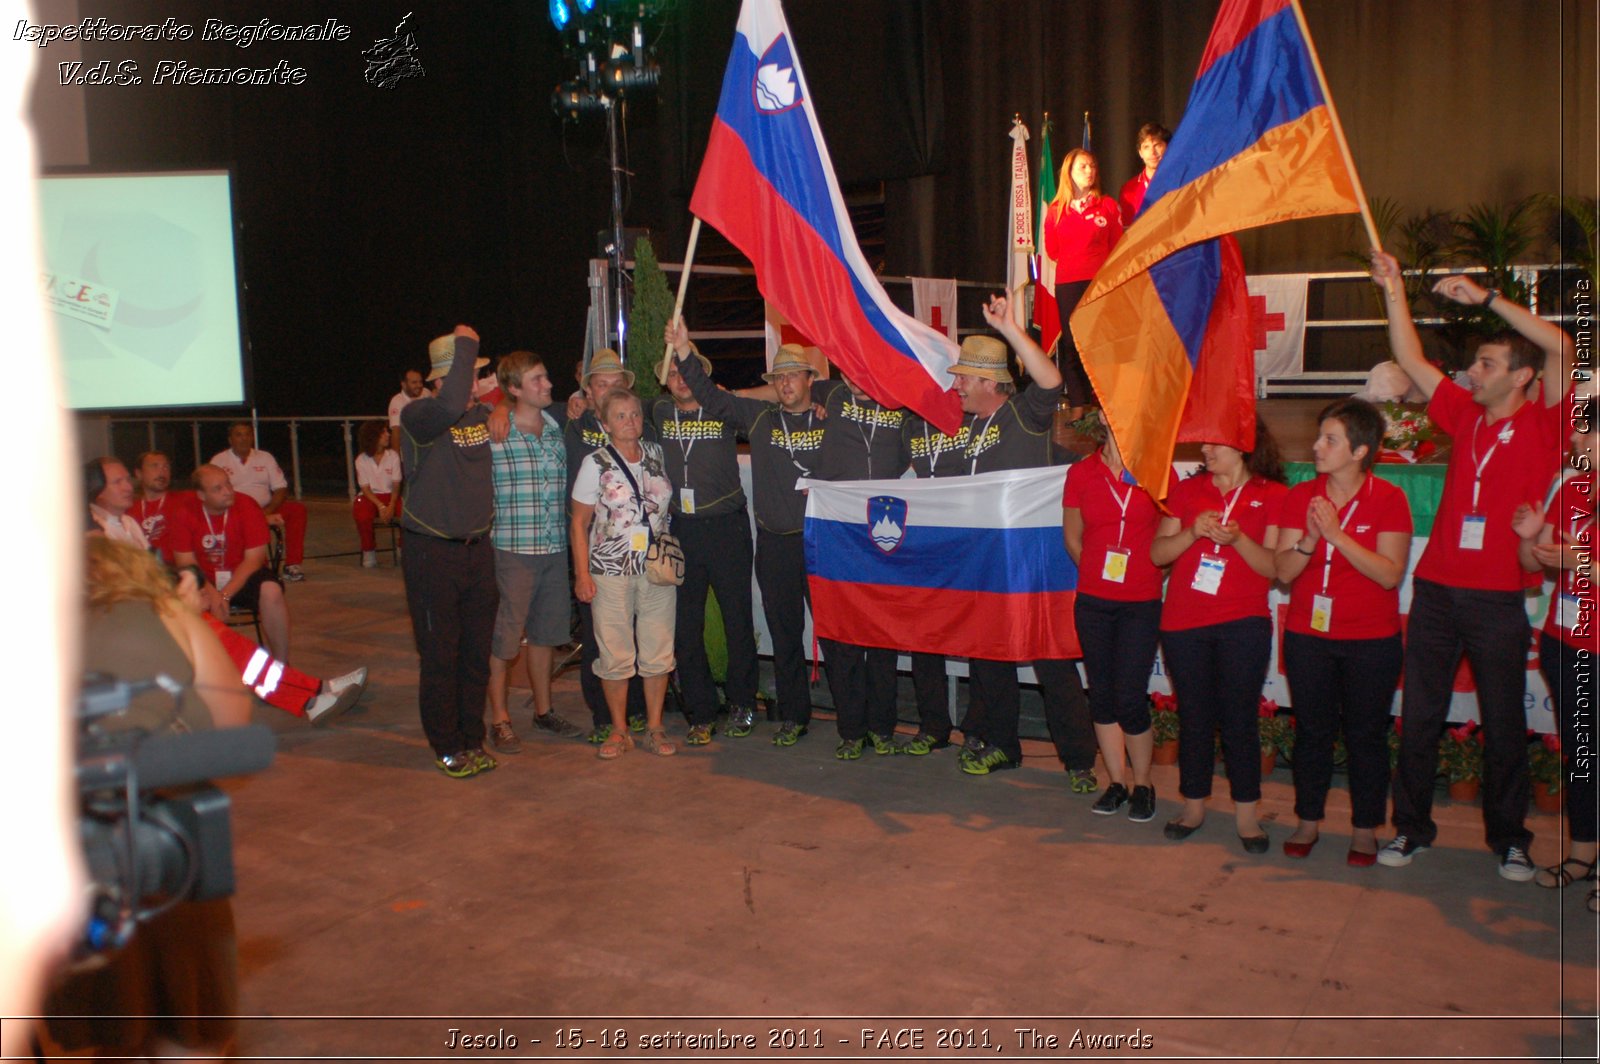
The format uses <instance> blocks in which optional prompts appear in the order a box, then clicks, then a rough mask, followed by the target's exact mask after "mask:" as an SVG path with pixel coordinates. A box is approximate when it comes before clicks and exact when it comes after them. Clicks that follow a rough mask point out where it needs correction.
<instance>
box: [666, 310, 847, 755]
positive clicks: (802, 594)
mask: <svg viewBox="0 0 1600 1064" xmlns="http://www.w3.org/2000/svg"><path fill="white" fill-rule="evenodd" d="M667 342H668V343H670V344H671V345H672V348H673V350H674V351H675V352H676V355H677V359H678V372H679V373H681V374H682V375H683V379H684V382H685V383H687V384H688V386H689V390H690V392H691V393H693V395H694V398H695V401H696V402H698V403H699V404H700V405H701V407H703V408H704V409H705V412H706V413H707V414H709V415H710V416H712V417H714V418H722V419H725V420H727V421H730V422H732V423H734V424H735V425H737V426H739V427H740V428H742V429H743V430H744V433H745V435H746V437H748V438H749V440H750V472H751V478H752V480H753V482H754V487H755V497H756V498H755V510H756V581H757V583H758V584H759V585H760V587H761V606H762V611H763V612H764V613H765V615H766V619H767V632H768V633H769V634H770V635H771V636H772V665H773V680H774V685H775V686H776V687H777V695H778V716H779V719H780V721H781V723H780V724H779V727H778V732H777V734H776V735H774V736H773V739H772V742H773V745H774V746H793V745H794V744H795V743H797V742H799V740H800V738H801V737H802V736H804V735H805V734H806V731H807V729H808V728H809V726H810V723H811V694H810V691H809V689H808V684H807V682H806V659H805V648H804V646H803V640H804V637H805V619H806V614H805V611H806V605H807V603H808V601H809V600H810V590H809V588H808V587H807V585H806V552H805V537H804V535H802V531H803V529H804V525H805V496H804V495H803V494H801V493H800V492H799V491H796V490H795V481H797V480H799V479H800V478H801V477H809V476H811V475H812V474H813V473H815V472H816V470H817V468H818V465H819V459H820V457H821V450H822V438H823V427H822V426H823V419H822V418H819V417H817V415H816V411H815V409H814V408H813V407H812V404H811V382H812V379H813V378H814V377H815V376H816V371H815V370H814V369H813V368H812V365H811V363H810V362H809V361H808V360H807V359H806V355H805V349H804V348H802V347H800V346H799V345H797V344H784V345H783V346H782V347H780V348H779V349H778V354H777V357H776V358H775V359H774V360H773V363H772V369H771V371H770V372H768V373H766V374H764V377H765V379H766V380H767V383H769V384H771V385H772V387H773V389H774V390H775V391H776V392H777V396H778V402H777V403H776V404H773V403H767V402H762V401H761V400H759V399H752V398H748V397H746V396H740V395H733V394H730V393H728V392H724V391H722V390H721V389H719V388H717V386H716V385H714V384H712V383H711V379H710V378H709V377H707V376H706V374H705V369H704V367H702V366H701V365H700V360H699V359H697V358H691V357H690V355H691V354H692V353H694V349H693V348H692V347H691V346H690V344H689V330H688V329H687V328H685V327H684V324H683V320H682V319H681V318H678V319H675V320H674V321H673V322H672V323H670V324H669V325H668V326H667Z"/></svg>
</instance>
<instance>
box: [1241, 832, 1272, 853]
mask: <svg viewBox="0 0 1600 1064" xmlns="http://www.w3.org/2000/svg"><path fill="white" fill-rule="evenodd" d="M1239 845H1241V846H1243V847H1244V852H1245V853H1266V852H1267V848H1268V846H1269V845H1270V844H1269V843H1268V841H1267V837H1266V836H1265V835H1248V836H1246V835H1240V836H1239Z"/></svg>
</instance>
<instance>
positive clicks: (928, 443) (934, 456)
mask: <svg viewBox="0 0 1600 1064" xmlns="http://www.w3.org/2000/svg"><path fill="white" fill-rule="evenodd" d="M940 435H943V433H940ZM922 445H923V446H924V447H926V448H927V449H928V475H929V476H932V475H933V471H934V470H935V469H938V468H939V458H940V457H941V456H942V455H943V454H944V451H943V449H940V450H938V451H935V450H934V449H933V438H932V437H931V436H929V435H928V423H927V422H926V421H924V422H923V423H922Z"/></svg>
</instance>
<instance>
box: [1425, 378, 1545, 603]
mask: <svg viewBox="0 0 1600 1064" xmlns="http://www.w3.org/2000/svg"><path fill="white" fill-rule="evenodd" d="M1428 416H1429V417H1431V418H1432V419H1433V422H1434V424H1436V425H1438V426H1439V428H1441V429H1442V430H1444V431H1445V432H1447V433H1449V434H1450V439H1451V448H1450V466H1449V469H1448V470H1447V471H1446V472H1445V478H1444V496H1443V497H1442V498H1441V499H1440V500H1439V512H1438V515H1437V516H1436V517H1435V518H1434V519H1433V533H1432V535H1431V536H1430V537H1429V539H1428V546H1427V549H1425V550H1424V551H1423V552H1422V559H1421V560H1420V561H1418V562H1417V568H1416V571H1415V572H1414V573H1413V574H1412V575H1413V576H1414V577H1415V578H1416V579H1419V580H1432V581H1433V582H1434V583H1436V584H1446V585H1448V586H1450V587H1458V588H1472V589H1475V590H1479V591H1521V590H1522V589H1523V588H1526V587H1529V586H1531V585H1532V584H1536V583H1538V582H1539V577H1538V576H1537V575H1536V574H1533V573H1529V572H1528V571H1527V570H1525V569H1523V568H1522V566H1521V565H1520V564H1518V562H1517V533H1516V531H1515V530H1513V529H1512V527H1511V514H1512V512H1513V511H1514V510H1516V508H1517V506H1518V504H1520V503H1524V502H1525V503H1528V504H1530V505H1534V506H1537V505H1539V504H1541V503H1543V502H1544V494H1545V489H1546V488H1548V487H1549V486H1550V478H1551V477H1552V476H1553V475H1554V474H1555V472H1556V469H1557V467H1558V466H1559V465H1560V463H1561V456H1562V455H1563V454H1564V453H1566V446H1565V444H1566V437H1567V413H1566V404H1564V403H1557V404H1555V405H1554V406H1546V405H1545V404H1544V402H1543V400H1542V399H1535V400H1534V401H1532V402H1527V403H1523V404H1522V405H1521V406H1520V407H1518V408H1517V412H1516V413H1514V414H1512V415H1511V416H1510V417H1507V418H1502V419H1501V420H1500V421H1497V422H1495V423H1494V424H1492V425H1491V424H1490V423H1489V416H1488V412H1487V411H1485V410H1484V408H1483V407H1481V406H1479V405H1478V404H1477V403H1475V402H1473V401H1472V393H1471V392H1469V391H1467V389H1465V388H1463V387H1461V386H1460V385H1458V384H1455V383H1454V382H1452V381H1441V382H1440V383H1439V387H1438V389H1437V390H1436V391H1435V392H1434V393H1433V399H1432V400H1431V401H1430V402H1429V403H1428ZM1480 464H1481V465H1482V466H1483V474H1482V477H1481V479H1480V478H1477V477H1475V476H1474V473H1475V472H1476V470H1477V467H1478V466H1479V465H1480ZM1474 480H1478V481H1479V491H1478V505H1477V507H1476V510H1474V507H1473V504H1472V489H1473V482H1474ZM1471 515H1476V516H1480V517H1482V518H1483V524H1482V526H1481V528H1482V542H1483V545H1482V547H1481V548H1480V549H1466V548H1463V547H1462V546H1461V542H1462V529H1463V527H1464V522H1465V520H1466V519H1467V518H1468V517H1469V516H1471Z"/></svg>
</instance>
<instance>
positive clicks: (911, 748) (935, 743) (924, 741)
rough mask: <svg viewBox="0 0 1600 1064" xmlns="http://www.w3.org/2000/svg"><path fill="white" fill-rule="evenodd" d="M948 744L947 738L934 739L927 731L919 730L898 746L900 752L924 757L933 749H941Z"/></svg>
mask: <svg viewBox="0 0 1600 1064" xmlns="http://www.w3.org/2000/svg"><path fill="white" fill-rule="evenodd" d="M949 745H950V740H949V739H936V738H934V737H933V736H931V735H929V734H928V733H927V732H923V731H919V732H917V734H915V735H913V736H912V737H911V738H910V739H909V740H907V741H906V743H905V744H904V745H903V746H901V747H900V752H901V753H902V754H911V755H912V756H913V757H926V756H927V755H928V754H931V753H933V752H934V751H935V750H943V749H944V748H945V747H947V746H949Z"/></svg>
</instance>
